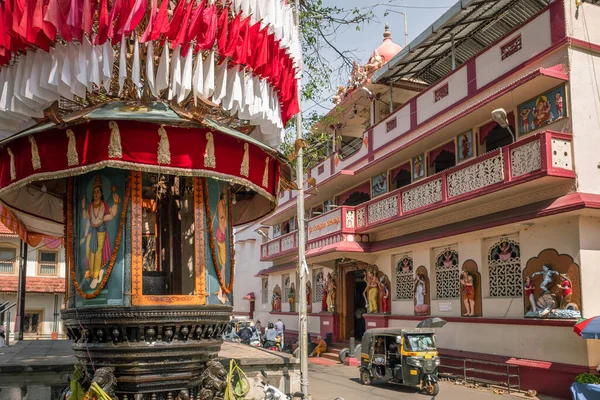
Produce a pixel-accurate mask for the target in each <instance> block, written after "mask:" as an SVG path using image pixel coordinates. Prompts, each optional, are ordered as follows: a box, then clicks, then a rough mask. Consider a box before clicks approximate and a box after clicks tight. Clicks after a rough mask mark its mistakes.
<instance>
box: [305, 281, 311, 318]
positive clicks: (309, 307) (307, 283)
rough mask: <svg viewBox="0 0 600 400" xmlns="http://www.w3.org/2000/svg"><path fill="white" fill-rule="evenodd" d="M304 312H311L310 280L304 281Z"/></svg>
mask: <svg viewBox="0 0 600 400" xmlns="http://www.w3.org/2000/svg"><path fill="white" fill-rule="evenodd" d="M306 312H309V313H311V312H312V289H311V286H310V282H306Z"/></svg>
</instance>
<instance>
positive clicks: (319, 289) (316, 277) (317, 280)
mask: <svg viewBox="0 0 600 400" xmlns="http://www.w3.org/2000/svg"><path fill="white" fill-rule="evenodd" d="M324 283H325V276H324V274H323V270H322V269H316V270H314V271H313V288H314V295H315V296H314V298H315V299H314V302H320V301H322V300H323V285H324Z"/></svg>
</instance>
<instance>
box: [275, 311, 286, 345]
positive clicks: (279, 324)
mask: <svg viewBox="0 0 600 400" xmlns="http://www.w3.org/2000/svg"><path fill="white" fill-rule="evenodd" d="M275 330H276V331H277V333H279V334H280V335H281V349H282V350H283V348H284V347H285V345H284V344H283V332H284V331H285V324H284V323H283V322H282V321H281V318H280V319H278V320H277V322H275Z"/></svg>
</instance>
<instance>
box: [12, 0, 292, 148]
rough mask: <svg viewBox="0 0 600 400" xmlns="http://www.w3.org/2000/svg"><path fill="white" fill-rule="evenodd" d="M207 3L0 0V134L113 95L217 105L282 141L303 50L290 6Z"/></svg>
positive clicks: (257, 0)
mask: <svg viewBox="0 0 600 400" xmlns="http://www.w3.org/2000/svg"><path fill="white" fill-rule="evenodd" d="M209 3H210V2H208V1H206V0H203V1H197V0H191V1H189V2H187V3H186V1H185V0H179V1H177V0H176V1H171V2H169V1H167V0H162V1H160V4H158V2H157V1H155V0H153V1H149V2H144V1H131V2H121V1H115V2H108V1H106V0H101V1H99V2H89V1H86V0H73V1H67V2H64V1H63V2H59V1H57V0H36V1H33V0H23V1H18V2H3V3H1V4H0V21H2V23H1V24H2V25H3V32H4V34H3V35H2V37H0V91H1V92H2V93H1V94H2V95H1V96H0V117H1V118H2V120H3V125H2V127H0V137H1V136H6V135H10V134H11V133H14V132H17V131H19V130H22V129H25V128H27V127H28V126H32V125H34V124H35V123H37V122H38V121H39V120H40V119H44V118H45V115H48V112H47V110H49V109H51V108H53V109H54V110H55V111H56V110H58V116H60V114H61V113H63V112H66V111H73V110H74V109H82V108H85V107H89V106H93V105H96V104H99V103H103V102H108V101H114V100H133V101H140V100H141V101H157V100H158V101H171V102H175V103H177V104H179V105H181V106H183V107H188V106H195V107H202V106H206V105H210V106H212V107H214V106H217V105H220V107H221V108H222V109H223V110H224V111H225V112H227V114H231V115H232V116H237V118H238V119H240V120H244V121H249V123H250V124H251V125H255V126H256V127H257V129H258V131H259V133H258V135H262V137H264V138H270V140H272V141H273V140H279V139H278V138H279V136H280V134H281V132H282V130H283V128H284V126H285V124H286V123H287V121H288V120H289V119H290V118H291V117H292V116H293V115H294V114H295V113H297V112H298V111H299V105H298V92H297V79H298V77H299V76H300V75H299V73H300V68H299V66H300V64H301V63H300V57H301V55H300V54H301V49H300V44H299V42H298V32H297V28H296V26H295V25H294V18H293V10H292V7H291V5H290V4H288V2H287V1H285V0H273V1H269V2H264V1H263V0H248V1H244V2H239V1H235V2H233V4H231V6H229V7H224V6H223V5H222V4H221V2H215V3H213V4H209ZM217 3H218V4H217ZM242 3H243V4H242ZM170 6H171V7H170ZM215 69H218V70H219V72H220V73H215ZM222 87H226V88H227V90H226V91H224V92H223V91H219V93H215V90H216V89H218V88H222ZM192 100H193V101H192ZM4 122H6V123H4Z"/></svg>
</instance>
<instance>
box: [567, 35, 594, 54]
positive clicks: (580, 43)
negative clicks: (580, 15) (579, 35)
mask: <svg viewBox="0 0 600 400" xmlns="http://www.w3.org/2000/svg"><path fill="white" fill-rule="evenodd" d="M569 41H570V42H571V45H573V47H576V48H578V49H583V50H590V51H593V52H600V45H599V44H596V43H592V42H588V41H587V40H581V39H575V38H569Z"/></svg>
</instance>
